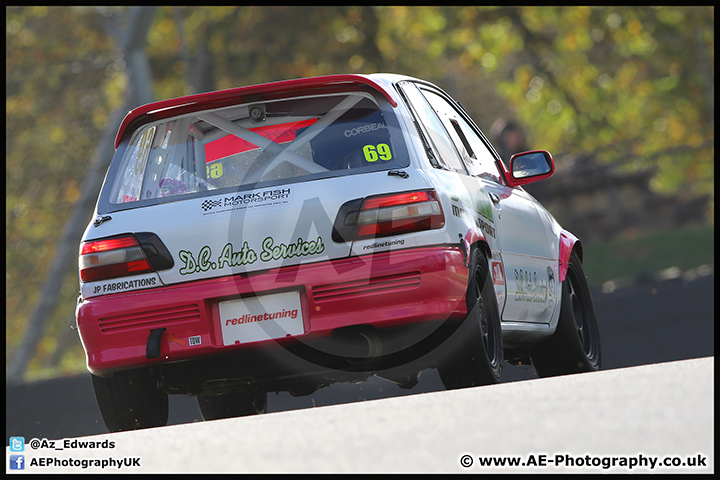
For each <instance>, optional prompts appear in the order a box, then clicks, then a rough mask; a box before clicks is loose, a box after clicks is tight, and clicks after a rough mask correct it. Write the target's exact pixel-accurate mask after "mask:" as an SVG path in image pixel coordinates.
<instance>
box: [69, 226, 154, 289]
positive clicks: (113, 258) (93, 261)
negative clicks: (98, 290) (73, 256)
mask: <svg viewBox="0 0 720 480" xmlns="http://www.w3.org/2000/svg"><path fill="white" fill-rule="evenodd" d="M79 265H80V279H81V280H82V281H83V282H94V281H98V280H105V279H108V278H117V277H126V276H129V275H138V274H141V273H147V272H154V271H155V268H154V267H153V265H152V264H151V263H150V261H149V260H148V257H147V256H146V255H145V251H144V250H143V248H142V246H141V245H140V243H139V242H138V240H137V239H136V238H135V236H134V235H121V236H117V237H110V238H105V239H102V240H93V241H90V242H85V243H83V244H82V246H81V247H80V259H79Z"/></svg>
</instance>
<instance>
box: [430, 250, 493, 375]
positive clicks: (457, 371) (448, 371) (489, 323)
mask: <svg viewBox="0 0 720 480" xmlns="http://www.w3.org/2000/svg"><path fill="white" fill-rule="evenodd" d="M470 258H471V263H470V278H469V281H468V290H467V297H466V302H467V309H468V316H467V317H466V318H465V320H464V321H463V323H462V325H460V328H459V329H458V331H457V332H455V333H454V334H453V335H452V336H451V337H450V340H449V342H450V348H451V350H450V351H449V352H448V353H447V354H446V355H445V357H444V359H443V360H441V361H440V363H439V365H438V372H439V373H440V379H441V380H442V383H443V385H444V386H445V388H447V389H455V388H465V387H474V386H479V385H489V384H493V383H498V382H499V381H500V378H501V377H502V357H503V346H502V330H501V327H500V313H499V312H498V307H497V300H496V299H495V291H494V289H493V285H492V279H491V278H490V275H489V273H488V272H489V270H488V261H487V258H486V257H485V255H484V254H483V253H482V251H480V250H479V249H477V248H475V249H473V250H472V252H471V254H470Z"/></svg>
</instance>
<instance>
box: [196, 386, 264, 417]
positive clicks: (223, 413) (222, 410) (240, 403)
mask: <svg viewBox="0 0 720 480" xmlns="http://www.w3.org/2000/svg"><path fill="white" fill-rule="evenodd" d="M197 402H198V407H199V408H200V413H201V414H202V417H203V420H217V419H219V418H231V417H244V416H246V415H255V414H258V413H265V410H266V408H267V393H265V392H229V393H223V394H219V395H205V394H200V395H198V396H197Z"/></svg>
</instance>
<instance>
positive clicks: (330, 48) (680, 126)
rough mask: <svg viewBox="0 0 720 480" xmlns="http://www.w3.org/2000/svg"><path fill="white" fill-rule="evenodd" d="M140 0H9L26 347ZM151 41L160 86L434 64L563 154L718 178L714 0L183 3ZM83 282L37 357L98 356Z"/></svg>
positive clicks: (10, 205)
mask: <svg viewBox="0 0 720 480" xmlns="http://www.w3.org/2000/svg"><path fill="white" fill-rule="evenodd" d="M129 8H130V7H7V8H6V139H7V142H6V200H7V201H6V242H7V247H6V262H7V266H6V307H7V313H6V315H7V326H6V334H7V342H8V349H7V352H8V353H7V355H8V358H9V356H10V355H12V353H13V346H14V345H15V344H16V342H17V341H18V339H19V337H20V335H22V334H23V331H24V325H25V322H26V320H27V318H28V316H29V315H30V312H31V311H32V309H33V307H34V305H35V303H36V302H37V300H38V299H37V296H38V292H39V290H40V288H41V286H42V284H43V281H44V280H45V278H44V277H45V275H46V274H47V271H48V268H49V264H50V263H51V260H52V258H53V253H54V245H55V243H56V242H57V240H58V239H59V238H60V236H61V232H62V229H63V225H64V224H65V221H66V219H67V218H68V215H69V212H70V210H71V208H72V206H73V204H74V203H75V201H76V200H77V199H78V198H79V195H80V189H81V187H82V183H83V178H84V173H85V170H86V168H87V167H88V165H89V162H90V158H91V156H92V154H93V151H94V149H95V147H96V144H97V141H98V138H99V136H100V134H101V132H102V130H103V129H104V128H105V124H106V122H107V121H108V118H109V117H110V115H111V113H112V111H113V110H114V109H115V108H118V107H119V106H120V105H122V104H123V102H124V100H125V98H126V94H127V90H128V87H129V85H128V79H127V63H126V60H125V58H124V54H125V52H123V51H122V49H120V48H118V45H119V42H118V38H119V35H120V34H121V31H122V27H123V26H124V25H123V22H124V21H126V19H127V17H128V15H127V11H128V9H129ZM146 53H147V56H148V59H149V63H150V68H151V74H152V79H153V93H154V96H155V98H156V99H165V98H171V97H176V96H181V95H186V94H189V93H193V92H194V91H195V89H194V88H193V87H192V85H203V86H205V87H201V88H200V89H201V90H202V89H222V88H230V87H236V86H241V85H247V84H254V83H262V82H267V81H273V80H281V79H286V78H296V77H304V76H312V75H321V74H330V73H356V72H357V73H371V72H377V71H386V72H396V73H403V74H408V75H412V76H417V77H420V78H424V79H427V80H430V81H434V82H436V83H437V84H438V85H440V86H441V87H443V88H444V89H446V90H447V91H448V93H450V94H451V95H453V96H455V97H456V98H457V99H458V100H460V101H461V102H463V105H464V106H465V108H466V109H467V110H468V112H469V113H470V114H471V115H472V116H473V117H474V118H475V119H476V121H477V122H478V124H479V126H480V127H481V128H482V129H484V130H485V131H486V132H487V131H488V130H489V128H490V126H491V125H492V123H493V122H494V121H495V120H496V119H497V118H499V117H505V118H512V119H516V120H518V121H519V122H520V123H521V124H522V125H523V126H524V128H525V130H526V131H527V132H528V137H529V138H528V140H529V143H530V144H531V145H533V146H537V147H538V148H544V149H547V150H550V151H551V152H553V153H554V154H555V155H557V156H560V155H563V154H566V153H573V154H592V155H595V156H597V157H598V158H599V159H600V160H601V161H604V162H611V163H614V164H617V165H619V166H620V167H621V168H623V169H626V170H637V169H651V170H652V171H653V172H655V174H654V177H653V180H652V186H653V188H655V189H656V190H658V191H661V192H672V193H676V194H680V195H685V196H692V195H697V194H709V195H710V196H711V199H712V198H713V197H712V195H714V191H713V178H714V168H713V160H714V110H713V109H714V8H713V7H676V6H674V7H617V6H610V7H378V6H365V7H336V6H330V7H281V6H277V7H168V6H166V7H161V8H158V9H156V10H155V13H154V18H153V24H152V27H151V28H150V31H149V33H148V37H147V48H146ZM712 201H713V200H711V203H712ZM89 216H90V212H88V218H89ZM76 293H77V279H76V274H75V273H74V272H70V273H68V275H67V280H66V282H65V286H64V287H63V300H62V303H61V304H60V305H58V308H57V309H56V312H55V314H54V315H53V318H52V319H50V320H49V321H48V322H47V332H46V335H45V337H44V339H43V341H42V343H41V345H40V346H39V349H38V353H37V355H36V358H35V360H34V362H33V364H32V365H31V367H32V368H33V369H34V370H35V371H39V370H40V369H43V368H47V367H48V365H50V364H53V365H60V366H62V365H68V368H70V369H73V368H77V365H78V363H80V364H82V351H81V349H79V342H77V340H74V341H75V342H76V345H75V346H76V347H78V348H75V346H73V348H69V349H68V352H69V353H68V355H65V356H62V355H61V356H59V357H58V356H57V355H53V352H55V350H56V349H57V348H58V345H60V344H62V342H63V341H62V340H60V341H59V340H58V339H63V338H66V339H67V338H68V337H69V338H72V335H74V333H72V332H71V333H70V334H68V329H69V326H70V325H71V324H72V322H73V309H74V302H75V297H76ZM75 338H76V336H75ZM61 353H62V352H61ZM50 366H52V365H50Z"/></svg>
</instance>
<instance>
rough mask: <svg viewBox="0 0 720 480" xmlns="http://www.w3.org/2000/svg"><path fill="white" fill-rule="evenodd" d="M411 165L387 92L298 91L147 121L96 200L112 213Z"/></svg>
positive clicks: (118, 154) (122, 149)
mask: <svg viewBox="0 0 720 480" xmlns="http://www.w3.org/2000/svg"><path fill="white" fill-rule="evenodd" d="M408 165H409V158H408V154H407V149H406V147H405V143H404V140H403V138H402V133H401V130H400V127H399V124H398V121H397V118H396V117H395V114H394V112H393V110H392V108H391V107H390V105H389V104H388V103H387V102H386V101H385V100H384V99H382V98H376V97H375V96H374V95H372V94H370V93H367V92H348V93H338V94H329V95H319V96H318V95H315V96H303V97H297V98H290V99H282V100H274V101H267V102H263V103H249V104H243V105H237V106H232V107H226V108H222V109H214V110H206V111H201V112H196V113H192V114H188V115H184V116H180V117H174V118H170V119H166V120H163V121H161V122H156V123H152V124H147V125H144V126H143V127H141V128H140V129H139V130H138V131H136V132H134V134H133V135H132V136H131V138H130V140H129V142H128V143H126V144H125V145H121V146H120V147H119V148H118V151H117V152H116V155H115V158H114V159H113V165H112V166H111V168H110V171H109V173H108V183H107V184H106V186H105V189H107V192H105V190H104V191H103V195H102V196H101V203H104V204H105V206H106V207H109V210H118V209H124V208H132V207H133V206H140V205H146V204H156V203H163V202H166V201H175V200H178V199H182V198H183V196H187V195H192V196H204V195H214V194H216V193H217V194H219V193H224V191H227V190H233V191H236V190H242V189H249V188H256V187H258V186H260V187H263V186H272V185H279V184H284V183H293V182H299V181H308V180H313V179H319V178H327V177H332V176H340V175H350V174H356V173H364V172H371V171H377V170H386V169H392V168H400V167H406V166H408ZM103 197H104V202H103V201H102V200H103ZM106 210H108V208H106Z"/></svg>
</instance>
